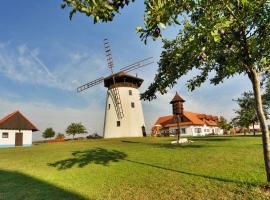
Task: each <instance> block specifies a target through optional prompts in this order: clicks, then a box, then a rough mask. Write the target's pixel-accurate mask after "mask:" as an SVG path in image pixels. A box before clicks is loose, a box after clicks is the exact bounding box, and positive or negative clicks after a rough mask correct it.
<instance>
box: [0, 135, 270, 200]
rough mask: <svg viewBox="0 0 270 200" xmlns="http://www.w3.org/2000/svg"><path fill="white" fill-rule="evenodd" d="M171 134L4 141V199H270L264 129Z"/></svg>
mask: <svg viewBox="0 0 270 200" xmlns="http://www.w3.org/2000/svg"><path fill="white" fill-rule="evenodd" d="M171 140H173V138H132V139H110V140H103V139H101V140H87V141H69V142H65V143H55V144H38V145H34V146H33V147H30V148H9V149H0V199H18V200H19V199H20V200H21V199H27V200H31V199H57V200H58V199H125V200H128V199H143V200H148V199H166V200H167V199H270V194H269V193H267V192H263V191H262V190H261V186H262V185H264V184H265V172H264V163H263V154H262V145H261V138H260V137H229V136H227V137H226V136H220V137H197V138H192V140H193V141H194V143H191V144H185V145H171V144H170V141H171Z"/></svg>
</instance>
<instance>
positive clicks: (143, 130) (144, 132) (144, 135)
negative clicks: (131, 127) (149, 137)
mask: <svg viewBox="0 0 270 200" xmlns="http://www.w3.org/2000/svg"><path fill="white" fill-rule="evenodd" d="M142 134H143V137H146V131H145V126H142Z"/></svg>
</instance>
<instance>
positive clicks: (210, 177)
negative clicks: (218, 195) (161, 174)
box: [124, 159, 259, 187]
mask: <svg viewBox="0 0 270 200" xmlns="http://www.w3.org/2000/svg"><path fill="white" fill-rule="evenodd" d="M124 160H125V161H128V162H131V163H136V164H140V165H146V166H149V167H153V168H157V169H162V170H166V171H171V172H176V173H180V174H185V175H190V176H195V177H200V178H205V179H211V180H215V181H221V182H225V183H235V184H241V185H243V184H245V185H249V186H254V187H256V186H259V184H255V183H250V182H242V181H237V180H231V179H226V178H221V177H213V176H209V175H203V174H196V173H192V172H185V171H181V170H175V169H170V168H166V167H162V166H157V165H153V164H149V163H144V162H139V161H134V160H129V159H124Z"/></svg>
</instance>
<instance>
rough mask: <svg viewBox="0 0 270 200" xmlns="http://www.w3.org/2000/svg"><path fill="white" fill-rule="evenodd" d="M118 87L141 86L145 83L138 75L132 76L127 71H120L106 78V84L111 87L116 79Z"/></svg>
mask: <svg viewBox="0 0 270 200" xmlns="http://www.w3.org/2000/svg"><path fill="white" fill-rule="evenodd" d="M113 78H114V81H115V85H116V87H135V88H139V87H140V86H141V84H142V83H143V79H141V78H138V77H136V76H131V75H129V74H127V73H126V72H123V71H120V72H118V73H116V74H113V75H111V76H108V77H106V78H105V79H104V86H105V87H107V88H110V87H112V86H114V81H113Z"/></svg>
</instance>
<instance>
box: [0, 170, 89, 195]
mask: <svg viewBox="0 0 270 200" xmlns="http://www.w3.org/2000/svg"><path fill="white" fill-rule="evenodd" d="M0 199H14V200H16V199H18V200H21V199H50V200H54V199H55V200H58V199H66V200H73V199H76V200H84V199H86V198H84V197H83V196H81V195H79V194H76V193H73V192H69V191H67V190H64V189H62V188H59V187H57V186H54V185H51V184H49V183H46V182H44V181H42V180H39V179H36V178H33V177H31V176H28V175H26V174H23V173H19V172H14V171H5V170H0Z"/></svg>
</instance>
